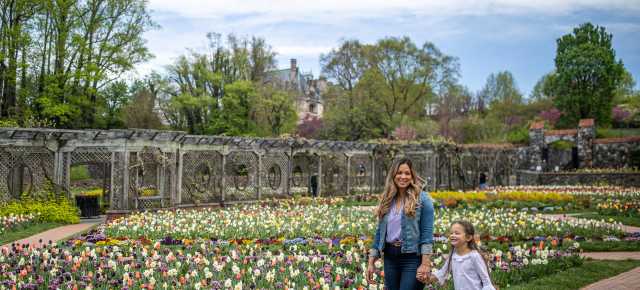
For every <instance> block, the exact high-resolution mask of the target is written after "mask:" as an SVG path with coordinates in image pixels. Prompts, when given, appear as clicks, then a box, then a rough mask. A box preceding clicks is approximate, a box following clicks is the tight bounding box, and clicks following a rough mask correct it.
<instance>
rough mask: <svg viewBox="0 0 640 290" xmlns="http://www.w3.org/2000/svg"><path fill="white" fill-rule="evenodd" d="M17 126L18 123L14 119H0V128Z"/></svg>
mask: <svg viewBox="0 0 640 290" xmlns="http://www.w3.org/2000/svg"><path fill="white" fill-rule="evenodd" d="M18 127H20V125H18V122H16V120H12V119H3V120H0V128H18Z"/></svg>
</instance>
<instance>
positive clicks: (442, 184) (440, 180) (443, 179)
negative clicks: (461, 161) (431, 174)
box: [436, 154, 453, 189]
mask: <svg viewBox="0 0 640 290" xmlns="http://www.w3.org/2000/svg"><path fill="white" fill-rule="evenodd" d="M436 164H437V166H436V188H437V189H449V188H450V187H451V182H452V180H451V175H452V171H453V170H452V168H451V157H450V156H448V155H446V154H439V155H438V158H437V161H436Z"/></svg>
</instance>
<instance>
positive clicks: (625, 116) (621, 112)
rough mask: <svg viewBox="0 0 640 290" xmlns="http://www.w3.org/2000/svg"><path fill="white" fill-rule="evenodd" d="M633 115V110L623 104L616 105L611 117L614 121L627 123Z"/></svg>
mask: <svg viewBox="0 0 640 290" xmlns="http://www.w3.org/2000/svg"><path fill="white" fill-rule="evenodd" d="M630 116H631V112H629V111H627V110H626V109H625V108H623V107H621V106H615V107H613V109H611V118H612V119H613V121H614V122H616V123H618V124H621V123H626V122H627V121H628V120H629V117H630Z"/></svg>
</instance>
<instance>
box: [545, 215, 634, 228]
mask: <svg viewBox="0 0 640 290" xmlns="http://www.w3.org/2000/svg"><path fill="white" fill-rule="evenodd" d="M542 216H544V217H546V218H550V219H556V220H572V219H578V218H576V217H574V216H573V215H572V214H543V215H542ZM622 228H623V229H624V231H625V232H627V233H637V232H640V228H639V227H633V226H627V225H623V226H622Z"/></svg>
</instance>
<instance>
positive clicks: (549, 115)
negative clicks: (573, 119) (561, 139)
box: [540, 107, 562, 126]
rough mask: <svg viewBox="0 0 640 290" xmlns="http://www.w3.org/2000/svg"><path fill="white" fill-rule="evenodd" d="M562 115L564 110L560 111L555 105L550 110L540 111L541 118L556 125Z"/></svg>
mask: <svg viewBox="0 0 640 290" xmlns="http://www.w3.org/2000/svg"><path fill="white" fill-rule="evenodd" d="M561 116H562V112H560V110H558V109H557V108H555V107H554V108H551V109H549V110H546V111H542V112H540V118H542V119H543V120H545V121H547V123H549V124H550V125H551V126H553V125H555V124H556V122H558V120H559V119H560V117H561Z"/></svg>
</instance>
